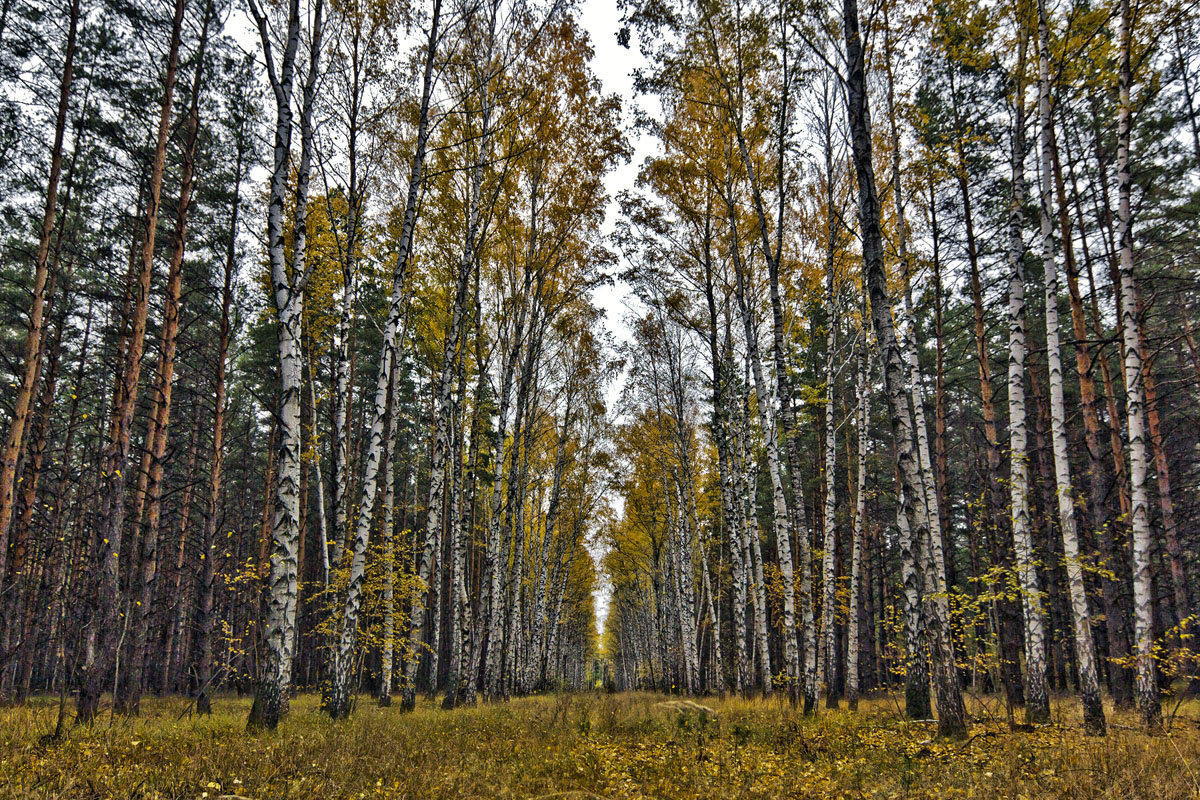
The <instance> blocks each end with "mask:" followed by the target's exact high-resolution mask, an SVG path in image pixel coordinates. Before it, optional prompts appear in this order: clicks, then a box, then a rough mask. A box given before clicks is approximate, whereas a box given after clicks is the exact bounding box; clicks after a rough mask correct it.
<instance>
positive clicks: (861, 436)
mask: <svg viewBox="0 0 1200 800" xmlns="http://www.w3.org/2000/svg"><path fill="white" fill-rule="evenodd" d="M863 333H864V336H865V333H866V332H865V331H864V332H863ZM866 360H867V356H866V346H865V343H864V346H863V350H862V352H861V353H860V354H859V357H858V375H857V377H856V379H855V381H854V385H855V394H856V396H857V397H858V408H857V414H856V417H857V419H856V421H855V427H856V428H858V445H857V447H856V448H855V450H856V457H857V459H858V461H857V467H858V468H857V470H856V478H855V480H856V484H855V492H854V513H853V514H852V515H851V525H852V530H851V533H850V536H851V542H850V614H849V619H848V620H847V631H846V704H847V705H848V706H850V710H851V711H857V710H858V684H859V676H858V673H859V661H860V659H859V647H860V644H859V639H860V633H859V616H860V613H859V612H860V607H861V606H862V587H861V584H862V579H863V576H862V558H863V537H864V534H865V531H866V524H867V441H868V437H867V426H868V425H869V424H870V418H871V416H870V415H871V411H870V408H871V401H870V384H869V383H868V382H867V375H866V369H865V362H866ZM869 575H870V573H869V572H868V580H869Z"/></svg>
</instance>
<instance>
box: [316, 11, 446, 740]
mask: <svg viewBox="0 0 1200 800" xmlns="http://www.w3.org/2000/svg"><path fill="white" fill-rule="evenodd" d="M440 21H441V0H434V5H433V15H432V18H431V20H430V28H429V38H428V40H427V43H426V52H425V69H424V76H423V80H422V89H421V108H420V114H419V117H418V121H417V139H416V148H415V150H414V153H413V160H412V165H411V168H410V173H409V181H408V195H407V197H406V202H405V209H404V223H403V227H402V228H401V233H400V241H399V243H398V249H397V253H396V266H395V269H394V270H393V273H392V288H391V298H390V301H389V305H388V317H387V322H386V323H385V327H384V334H383V347H382V353H381V356H380V360H379V372H378V374H377V375H376V379H375V395H374V398H373V406H372V420H371V428H370V432H369V434H368V437H369V438H368V444H367V452H366V456H365V466H364V469H363V481H362V498H361V502H360V505H359V516H358V524H357V528H356V531H355V537H354V542H353V548H352V553H351V557H350V558H351V563H350V572H349V576H348V578H347V584H346V591H345V595H344V598H343V602H342V618H341V625H340V628H339V633H338V641H337V645H336V647H335V648H334V652H333V654H332V655H333V663H332V665H331V670H330V672H331V674H330V686H329V688H328V692H327V696H326V699H325V709H326V711H327V712H328V713H329V714H330V716H332V717H333V718H334V719H341V718H345V717H346V716H348V715H349V713H350V703H349V684H350V679H351V677H352V676H351V672H352V665H353V656H354V646H355V639H356V636H357V626H358V612H359V609H360V606H361V603H362V581H363V576H364V573H365V568H366V551H367V545H368V543H369V539H370V534H371V522H372V519H373V515H374V508H375V495H376V491H377V487H378V479H379V472H380V469H379V468H380V461H381V460H382V457H383V449H384V444H385V442H384V440H385V438H386V437H385V429H386V426H387V424H388V422H387V417H388V395H389V392H390V391H391V387H392V385H393V384H394V382H395V376H396V364H397V360H398V354H397V349H398V346H399V335H400V326H401V317H402V314H403V307H404V296H405V293H404V284H405V276H406V274H407V267H408V260H409V252H410V250H411V247H412V237H413V228H414V226H415V224H416V212H417V197H418V195H419V194H420V188H421V182H422V178H423V170H424V164H425V145H426V141H427V139H428V135H429V99H430V95H431V94H432V91H433V67H434V60H435V58H436V56H437V46H438V39H439V33H438V32H439V24H440ZM335 547H336V542H335Z"/></svg>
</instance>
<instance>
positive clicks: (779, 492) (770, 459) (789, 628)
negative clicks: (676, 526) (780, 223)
mask: <svg viewBox="0 0 1200 800" xmlns="http://www.w3.org/2000/svg"><path fill="white" fill-rule="evenodd" d="M729 192H730V194H729V197H728V201H729V208H728V211H729V227H730V234H731V237H732V244H731V247H730V249H731V252H732V253H733V259H734V273H735V275H736V278H737V294H738V305H739V306H740V307H741V312H742V325H743V327H744V329H745V336H746V360H747V361H748V362H749V365H750V368H751V370H752V372H753V375H754V388H755V391H756V393H757V395H758V403H757V406H758V415H759V423H760V424H761V425H762V430H763V439H764V440H765V442H766V449H767V468H768V470H769V471H770V475H771V508H772V511H773V514H774V516H773V520H774V528H775V546H776V549H777V550H778V553H779V571H780V573H781V576H782V578H783V632H784V633H783V652H784V663H785V665H786V668H787V675H788V684H789V685H788V694H789V698H790V700H791V702H792V704H793V705H795V704H796V703H797V702H798V701H799V700H800V690H801V675H800V658H799V653H798V651H797V643H796V589H795V575H794V572H793V569H792V543H791V530H790V525H789V524H788V509H787V499H786V496H785V494H784V490H783V477H782V468H781V465H780V459H779V433H780V431H779V427H778V425H777V422H778V420H777V419H776V414H775V409H774V408H773V403H772V400H771V392H770V389H769V388H768V387H767V382H766V379H765V378H764V375H763V365H762V356H761V355H760V354H759V349H758V333H757V332H756V331H755V329H754V322H753V307H752V306H751V303H752V302H753V298H752V297H750V295H749V291H748V289H749V287H748V286H747V284H748V283H749V275H747V274H746V266H745V265H744V264H743V263H742V258H741V245H740V244H739V243H738V236H737V223H736V212H735V207H734V204H733V195H732V189H730V190H729Z"/></svg>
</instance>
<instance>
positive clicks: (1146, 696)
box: [1117, 0, 1162, 733]
mask: <svg viewBox="0 0 1200 800" xmlns="http://www.w3.org/2000/svg"><path fill="white" fill-rule="evenodd" d="M1132 27H1133V13H1132V10H1131V8H1130V0H1120V28H1119V34H1118V39H1119V43H1120V71H1119V75H1118V81H1119V85H1118V102H1117V198H1118V204H1117V236H1118V238H1119V240H1120V241H1119V245H1118V246H1119V249H1120V276H1121V294H1122V296H1123V297H1124V298H1125V302H1124V303H1121V304H1119V305H1120V307H1119V308H1118V313H1119V314H1120V317H1121V335H1122V337H1123V339H1124V344H1125V363H1124V371H1125V411H1126V417H1127V419H1128V425H1129V482H1130V499H1131V501H1132V511H1133V514H1132V520H1131V524H1132V528H1133V628H1134V640H1135V642H1136V651H1137V686H1136V696H1137V706H1138V710H1139V711H1140V712H1141V715H1142V722H1143V723H1144V724H1145V726H1146V728H1147V730H1149V731H1150V732H1152V733H1157V732H1158V731H1159V730H1161V728H1162V706H1161V703H1160V701H1159V698H1158V680H1157V674H1156V673H1157V669H1156V666H1155V663H1154V595H1153V589H1152V583H1151V575H1150V558H1151V549H1152V543H1153V532H1152V531H1151V529H1150V508H1149V499H1148V492H1147V490H1146V472H1147V464H1146V408H1145V390H1144V389H1143V386H1142V377H1143V376H1142V357H1141V348H1140V347H1139V342H1138V323H1137V316H1136V304H1135V303H1134V298H1135V297H1137V287H1136V286H1135V284H1134V274H1133V209H1132V198H1131V194H1132V189H1133V179H1132V176H1131V175H1130V171H1129V170H1130V166H1129V149H1130V137H1131V129H1132V124H1133V122H1132V115H1133V108H1132V100H1131V97H1130V90H1131V87H1130V84H1131V83H1132V82H1133V68H1132V64H1131V58H1130V49H1131V47H1132V44H1131V39H1132V37H1133V31H1132Z"/></svg>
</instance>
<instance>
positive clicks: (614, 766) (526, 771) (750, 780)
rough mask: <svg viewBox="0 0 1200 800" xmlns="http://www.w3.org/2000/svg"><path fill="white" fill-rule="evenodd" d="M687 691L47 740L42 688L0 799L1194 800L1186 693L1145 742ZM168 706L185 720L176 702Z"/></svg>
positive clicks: (982, 711)
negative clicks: (805, 713) (957, 735)
mask: <svg viewBox="0 0 1200 800" xmlns="http://www.w3.org/2000/svg"><path fill="white" fill-rule="evenodd" d="M702 702H703V703H704V707H706V708H708V709H711V710H712V711H713V712H714V713H712V714H710V713H708V712H706V711H700V710H698V709H697V708H695V707H693V706H692V704H690V703H688V702H687V701H676V700H672V699H670V698H666V697H662V696H658V695H651V694H619V695H601V694H586V695H548V696H542V697H531V698H525V699H521V700H516V701H513V702H510V703H505V704H495V705H482V706H479V707H477V708H471V709H460V710H457V711H452V712H445V711H442V710H440V709H439V708H437V707H435V706H434V705H433V704H432V703H429V702H425V703H422V704H421V705H419V706H418V708H417V710H416V711H415V712H414V713H412V714H402V713H401V712H400V711H399V709H398V708H397V707H395V706H393V707H391V708H378V707H377V706H376V705H375V704H374V703H373V702H369V701H368V700H367V698H365V697H364V698H361V702H360V705H359V707H358V709H357V711H356V713H355V714H354V716H353V717H352V718H351V720H350V721H349V722H342V723H334V722H331V721H330V720H329V719H328V718H326V717H325V716H323V715H322V714H321V713H320V711H319V709H318V706H317V698H316V697H313V696H303V697H299V698H297V699H295V700H294V701H293V703H292V713H291V715H290V716H289V717H288V719H287V720H286V721H285V722H284V723H283V724H282V725H281V726H280V728H279V730H278V731H276V732H274V733H261V734H257V735H249V734H247V733H246V727H245V722H246V713H247V711H248V710H249V699H248V698H243V699H239V698H235V697H220V698H218V699H217V701H216V702H215V703H214V714H213V716H211V717H207V718H201V717H196V716H189V715H187V714H186V713H185V711H186V709H187V703H186V701H185V700H183V699H180V698H168V699H154V698H147V699H145V700H143V703H142V706H143V708H142V715H141V716H140V717H138V718H136V719H123V718H121V717H119V716H118V717H115V718H112V719H110V718H109V716H108V715H107V714H105V715H104V716H103V718H102V721H101V722H100V723H99V724H97V725H95V726H94V727H91V728H84V727H79V728H74V729H69V732H68V735H67V736H66V737H65V738H64V739H63V740H60V741H58V742H48V741H47V738H48V737H47V736H46V735H47V734H48V733H49V732H51V731H52V730H53V729H54V722H55V717H56V712H57V703H56V702H55V701H54V700H53V699H52V698H47V699H44V700H42V701H40V702H36V703H34V704H31V705H29V706H25V707H19V708H8V709H3V710H0V796H3V797H20V798H61V797H71V798H76V797H80V798H91V797H97V798H100V797H103V798H108V797H121V798H151V797H153V798H209V800H216V798H222V797H223V798H226V800H229V799H230V798H254V799H255V800H266V799H267V798H344V797H354V798H358V797H362V798H438V799H439V800H440V799H441V798H460V797H463V798H491V797H497V798H507V797H522V798H564V799H577V798H594V797H616V798H643V797H646V798H726V797H728V798H733V797H737V798H760V797H761V798H838V797H846V798H851V797H906V798H908V797H912V798H924V797H929V798H934V797H939V798H940V797H972V798H1001V797H1005V798H1009V797H1012V798H1016V797H1028V798H1042V797H1052V798H1122V800H1134V798H1151V799H1152V800H1174V799H1175V798H1189V799H1191V800H1195V798H1200V701H1194V700H1193V701H1188V702H1186V703H1183V704H1181V705H1179V706H1177V707H1176V706H1174V704H1172V705H1169V706H1167V709H1166V710H1167V712H1168V714H1170V713H1171V712H1172V711H1174V712H1175V716H1174V719H1173V720H1172V725H1171V729H1170V732H1169V733H1168V734H1167V735H1164V736H1160V737H1154V738H1151V737H1148V736H1145V735H1143V734H1141V733H1140V732H1138V731H1137V730H1136V719H1135V718H1134V717H1133V716H1132V715H1128V716H1127V715H1125V714H1110V724H1111V730H1110V734H1109V736H1108V737H1106V738H1103V739H1096V738H1089V737H1086V736H1084V735H1083V733H1082V731H1081V730H1080V728H1079V725H1078V718H1077V716H1078V715H1077V711H1076V706H1075V703H1074V702H1073V701H1072V700H1071V699H1070V698H1066V697H1064V698H1061V699H1059V700H1057V701H1056V702H1055V708H1054V713H1055V719H1056V723H1055V724H1052V725H1048V726H1045V727H1040V728H1038V729H1036V730H1034V731H1031V732H1029V731H1026V732H1010V731H1009V730H1008V726H1007V724H1006V723H1005V721H1004V719H1003V710H1002V709H1001V708H999V707H998V706H997V704H996V703H994V702H993V703H988V702H986V701H981V700H978V699H975V700H973V701H972V702H971V711H972V713H973V714H975V715H976V717H977V719H980V720H983V721H979V722H977V723H976V724H975V725H974V727H973V728H972V731H971V736H970V738H969V739H967V740H965V741H962V742H945V741H940V740H936V739H934V738H933V725H932V724H931V723H923V722H905V721H903V720H901V719H900V718H899V716H898V714H897V705H896V702H895V701H894V700H893V699H892V698H890V697H877V698H874V699H872V700H869V701H866V702H864V703H863V704H862V706H861V708H860V710H859V711H858V712H857V713H850V712H848V711H845V710H840V711H832V712H826V711H824V710H822V713H821V715H820V716H819V717H817V718H804V717H802V716H800V715H799V714H797V713H795V712H793V711H792V710H791V709H790V708H788V707H787V706H786V705H785V704H782V703H780V702H779V701H777V700H764V701H746V700H741V699H735V698H731V699H726V700H717V699H715V698H711V699H706V700H704V701H702ZM181 714H182V716H181Z"/></svg>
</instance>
